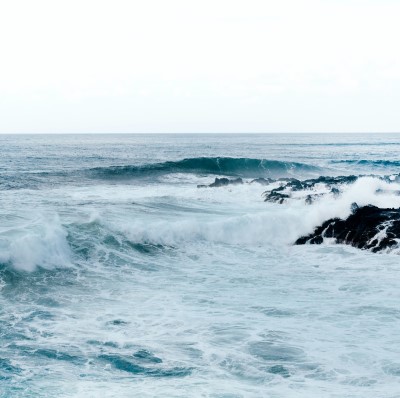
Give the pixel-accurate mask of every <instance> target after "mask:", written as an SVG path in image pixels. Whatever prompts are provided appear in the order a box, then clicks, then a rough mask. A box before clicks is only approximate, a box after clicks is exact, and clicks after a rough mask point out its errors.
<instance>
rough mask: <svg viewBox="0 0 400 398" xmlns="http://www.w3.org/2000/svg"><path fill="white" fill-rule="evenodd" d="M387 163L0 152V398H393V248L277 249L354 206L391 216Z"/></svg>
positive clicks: (239, 139)
mask: <svg viewBox="0 0 400 398" xmlns="http://www.w3.org/2000/svg"><path fill="white" fill-rule="evenodd" d="M399 153H400V135H395V134H329V135H328V134H259V135H256V134H237V135H228V134H207V135H196V134H191V135H190V134H187V135H186V134H183V135H169V134H165V135H164V134H159V135H140V134H138V135H117V134H116V135H113V134H110V135H1V136H0V337H1V346H0V396H1V397H96V398H97V397H213V398H228V397H229V398H239V397H271V398H278V397H279V398H280V397H285V398H288V397H289V398H290V397H304V398H310V397H338V398H339V397H340V398H343V397H363V398H369V397H371V398H376V397H385V398H390V397H392V398H394V397H399V396H400V334H399V333H398V331H399V330H400V306H399V304H400V262H399V254H398V253H399V250H398V249H397V247H396V246H392V247H390V248H389V249H387V250H383V251H381V252H379V253H374V252H373V250H363V249H360V248H357V247H354V246H352V245H349V244H337V243H335V242H334V239H332V238H326V239H323V242H322V244H318V245H317V244H304V245H295V244H294V243H295V242H296V241H297V239H299V238H301V237H302V236H306V235H308V234H310V233H312V232H313V231H314V230H315V228H317V227H318V226H320V225H321V224H322V223H323V222H324V221H326V220H328V219H332V218H340V219H346V217H349V215H351V213H352V211H354V205H353V204H354V203H357V206H360V207H362V206H367V205H374V206H377V207H379V208H399V207H400V196H399V191H400V182H399V179H398V176H399V173H400V158H399ZM321 176H324V177H327V176H329V177H335V178H336V177H341V178H338V179H337V180H335V181H336V182H335V184H336V185H335V187H334V188H335V189H334V190H333V189H332V187H331V186H330V185H329V184H326V183H324V180H323V179H319V178H320V177H321ZM342 177H343V178H342ZM216 178H218V179H227V180H217V182H218V183H217V184H215V185H222V186H211V187H210V186H209V185H213V183H214V182H215V181H216V180H215V179H216ZM237 179H240V180H237ZM318 179H319V180H318ZM234 180H236V183H231V182H232V181H234ZM254 180H256V181H254ZM293 181H295V183H296V184H298V183H297V181H314V182H313V183H312V184H311V185H310V186H309V187H308V188H304V186H302V188H301V189H298V190H296V191H294V190H293V191H290V190H289V191H290V192H289V191H287V190H286V191H282V190H279V189H281V188H280V187H284V186H285V184H287V183H288V182H290V183H291V184H293ZM221 182H222V184H220V183H221ZM277 188H278V191H273V190H274V189H277ZM282 189H283V188H282ZM272 191H273V192H275V194H276V193H277V194H278V196H276V195H275V196H273V195H272V196H271V195H270V196H269V198H270V199H271V200H267V201H266V199H268V193H270V192H272ZM282 192H284V195H283V196H282V195H281V194H282ZM288 192H289V193H290V194H288V195H286V193H288ZM279 195H280V196H279ZM277 198H278V199H277ZM305 198H306V200H305ZM307 198H309V199H307ZM352 206H353V210H352ZM383 232H384V231H383ZM379 239H381V238H379Z"/></svg>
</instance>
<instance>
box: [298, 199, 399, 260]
mask: <svg viewBox="0 0 400 398" xmlns="http://www.w3.org/2000/svg"><path fill="white" fill-rule="evenodd" d="M351 210H352V214H351V215H350V216H349V217H348V218H347V219H345V220H342V219H339V218H332V219H330V220H327V221H325V222H324V223H323V224H322V225H321V226H319V227H317V228H316V229H315V230H314V232H313V233H311V234H310V235H308V236H303V237H301V238H299V239H297V241H296V242H295V244H296V245H303V244H307V243H308V244H321V243H322V242H323V241H324V238H333V239H334V240H335V242H336V243H343V244H347V245H351V246H354V247H357V248H359V249H367V250H371V251H372V252H374V253H375V252H379V251H382V250H386V249H390V248H394V247H395V246H397V245H398V244H399V241H400V209H381V208H378V207H375V206H371V205H370V206H364V207H358V205H357V204H356V203H353V204H352V208H351Z"/></svg>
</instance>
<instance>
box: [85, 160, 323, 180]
mask: <svg viewBox="0 0 400 398" xmlns="http://www.w3.org/2000/svg"><path fill="white" fill-rule="evenodd" d="M320 171H321V169H320V168H319V167H317V166H313V165H308V164H305V163H298V162H283V161H278V160H267V159H252V158H231V157H199V158H188V159H183V160H178V161H168V162H162V163H150V164H144V165H137V166H136V165H125V166H110V167H97V168H92V169H90V170H88V173H89V175H91V176H93V177H97V178H105V179H114V178H131V177H142V176H144V177H146V176H153V175H159V174H172V173H195V174H215V175H227V176H240V177H247V178H257V177H276V178H277V177H285V176H293V175H305V176H306V175H319V174H320Z"/></svg>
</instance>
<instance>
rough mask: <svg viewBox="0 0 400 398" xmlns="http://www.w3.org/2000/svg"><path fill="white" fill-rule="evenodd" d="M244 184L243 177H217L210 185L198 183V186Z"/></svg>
mask: <svg viewBox="0 0 400 398" xmlns="http://www.w3.org/2000/svg"><path fill="white" fill-rule="evenodd" d="M239 184H243V180H242V179H241V178H235V179H234V180H230V179H229V178H225V177H223V178H216V179H215V181H214V182H213V183H212V184H210V185H197V188H217V187H226V186H227V185H239Z"/></svg>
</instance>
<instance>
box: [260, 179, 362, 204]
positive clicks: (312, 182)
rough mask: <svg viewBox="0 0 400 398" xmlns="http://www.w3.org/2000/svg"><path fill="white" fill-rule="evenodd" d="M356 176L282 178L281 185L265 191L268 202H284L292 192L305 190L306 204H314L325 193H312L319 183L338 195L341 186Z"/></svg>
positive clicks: (352, 180) (353, 180)
mask: <svg viewBox="0 0 400 398" xmlns="http://www.w3.org/2000/svg"><path fill="white" fill-rule="evenodd" d="M357 178H358V177H356V176H340V177H319V178H313V179H309V180H304V181H300V180H297V179H295V178H281V179H279V180H277V181H279V182H280V183H281V185H280V186H279V187H277V188H274V189H272V190H270V191H265V192H264V197H265V201H266V202H275V203H280V204H282V203H284V202H285V201H286V200H287V199H290V198H291V197H292V196H291V193H292V192H296V191H305V195H304V198H303V199H304V200H305V203H306V204H312V203H313V202H314V200H315V199H316V198H318V197H321V196H324V195H325V194H324V193H315V194H314V193H312V191H313V190H315V189H316V186H317V185H324V186H325V187H326V189H327V192H326V193H330V194H332V195H333V196H335V197H336V196H338V195H340V193H341V190H340V186H341V185H343V184H351V183H353V182H355V181H356V180H357Z"/></svg>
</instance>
